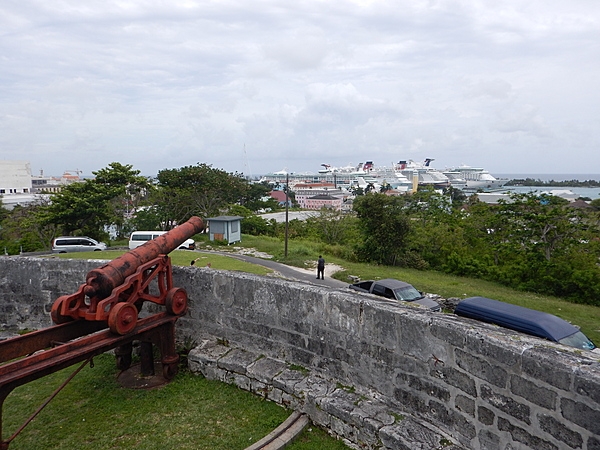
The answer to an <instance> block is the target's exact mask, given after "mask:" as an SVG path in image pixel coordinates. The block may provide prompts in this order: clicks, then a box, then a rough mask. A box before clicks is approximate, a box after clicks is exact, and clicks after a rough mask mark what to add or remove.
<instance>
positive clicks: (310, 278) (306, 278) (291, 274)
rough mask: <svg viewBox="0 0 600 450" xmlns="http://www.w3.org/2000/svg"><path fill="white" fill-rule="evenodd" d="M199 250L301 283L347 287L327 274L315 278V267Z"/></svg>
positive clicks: (346, 284)
mask: <svg viewBox="0 0 600 450" xmlns="http://www.w3.org/2000/svg"><path fill="white" fill-rule="evenodd" d="M200 252H201V253H217V254H219V255H223V256H229V257H231V258H237V259H240V260H242V261H246V262H249V263H252V264H258V265H261V266H264V267H268V268H269V269H272V270H275V271H277V272H279V273H280V274H281V275H282V276H283V277H284V278H287V279H290V280H294V281H301V282H303V283H311V284H317V285H321V286H328V287H332V288H344V287H348V283H345V282H343V281H339V280H335V279H333V278H330V277H327V276H326V277H325V279H324V280H321V279H317V269H315V271H314V272H311V273H305V272H304V271H303V270H299V269H297V268H295V267H292V266H286V265H285V264H281V263H278V262H275V261H271V260H268V259H261V258H256V257H254V256H249V255H239V254H237V253H228V252H207V251H204V250H201V251H200Z"/></svg>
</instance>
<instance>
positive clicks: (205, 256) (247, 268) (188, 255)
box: [53, 250, 273, 275]
mask: <svg viewBox="0 0 600 450" xmlns="http://www.w3.org/2000/svg"><path fill="white" fill-rule="evenodd" d="M123 253H125V250H107V251H103V252H74V253H60V254H58V255H53V257H54V256H58V257H59V258H66V259H69V258H70V259H107V260H112V259H115V258H117V257H119V256H121V255H122V254H123ZM169 256H170V257H171V263H172V264H173V265H174V266H189V265H190V262H191V261H192V260H193V259H196V258H200V259H199V260H198V261H196V266H197V267H206V265H207V264H208V263H210V267H211V268H212V269H222V270H236V271H238V272H246V273H253V274H256V275H266V274H268V273H271V272H273V271H272V270H271V269H267V268H266V267H263V266H259V265H257V264H251V263H247V262H245V261H241V260H239V259H236V258H231V257H228V256H221V255H216V254H214V253H213V254H210V253H201V252H194V251H191V250H175V251H172V252H171V253H169Z"/></svg>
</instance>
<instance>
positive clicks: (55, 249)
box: [52, 236, 106, 253]
mask: <svg viewBox="0 0 600 450" xmlns="http://www.w3.org/2000/svg"><path fill="white" fill-rule="evenodd" d="M101 250H106V244H105V243H104V242H98V241H96V240H94V239H92V238H90V237H87V236H60V237H57V238H55V239H54V240H53V241H52V253H70V252H91V251H94V252H99V251H101Z"/></svg>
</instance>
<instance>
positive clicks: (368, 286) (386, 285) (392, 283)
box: [349, 278, 442, 311]
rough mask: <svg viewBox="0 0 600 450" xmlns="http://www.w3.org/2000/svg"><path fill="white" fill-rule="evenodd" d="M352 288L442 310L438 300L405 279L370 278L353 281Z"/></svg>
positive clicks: (433, 309)
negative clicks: (426, 294)
mask: <svg viewBox="0 0 600 450" xmlns="http://www.w3.org/2000/svg"><path fill="white" fill-rule="evenodd" d="M349 287H350V289H354V290H355V291H359V292H368V293H370V294H375V295H379V296H380V297H385V298H389V299H392V300H398V301H400V302H413V303H417V304H419V305H422V306H425V307H426V308H429V309H431V310H432V311H441V309H442V308H441V307H440V305H439V303H438V302H436V301H435V300H432V299H431V298H429V297H426V296H424V295H423V293H422V292H419V291H418V290H417V289H415V288H414V286H413V285H412V284H408V283H405V282H404V281H399V280H394V279H393V278H385V279H383V280H377V281H374V280H369V281H360V282H358V283H353V284H351V285H350V286H349Z"/></svg>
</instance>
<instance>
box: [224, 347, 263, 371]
mask: <svg viewBox="0 0 600 450" xmlns="http://www.w3.org/2000/svg"><path fill="white" fill-rule="evenodd" d="M258 358H259V355H257V354H256V353H253V352H248V351H245V350H242V349H239V348H234V349H232V350H231V351H230V352H228V353H227V354H226V355H224V356H223V357H222V358H220V359H219V361H218V362H217V365H218V366H219V367H220V368H222V369H225V370H229V371H231V372H236V373H239V374H246V368H247V367H248V366H249V365H250V364H252V363H253V362H254V361H256V360H257V359H258Z"/></svg>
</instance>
